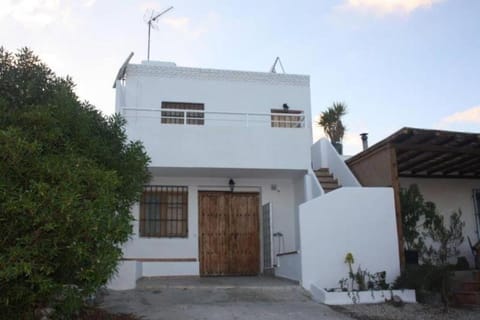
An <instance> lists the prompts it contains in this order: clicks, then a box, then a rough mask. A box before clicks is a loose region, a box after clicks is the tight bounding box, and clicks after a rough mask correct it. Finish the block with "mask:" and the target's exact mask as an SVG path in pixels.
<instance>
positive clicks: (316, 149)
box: [311, 138, 360, 187]
mask: <svg viewBox="0 0 480 320" xmlns="http://www.w3.org/2000/svg"><path fill="white" fill-rule="evenodd" d="M311 153H312V167H313V170H318V169H320V168H328V169H329V170H330V172H331V173H333V175H334V176H335V178H337V179H338V182H339V183H340V185H342V186H344V187H360V183H359V182H358V180H357V178H355V176H354V175H353V173H352V172H351V171H350V169H349V168H348V166H347V165H346V164H345V161H344V158H343V157H342V156H340V155H339V154H338V152H337V151H336V150H335V148H334V147H333V146H332V144H331V143H330V141H328V140H327V139H325V138H322V139H320V140H318V141H317V142H315V143H314V144H313V145H312V147H311Z"/></svg>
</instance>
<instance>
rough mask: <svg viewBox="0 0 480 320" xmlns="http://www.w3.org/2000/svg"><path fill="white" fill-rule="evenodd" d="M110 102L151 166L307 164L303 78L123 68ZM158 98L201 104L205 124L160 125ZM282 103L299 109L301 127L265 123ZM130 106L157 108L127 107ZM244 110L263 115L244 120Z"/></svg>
mask: <svg viewBox="0 0 480 320" xmlns="http://www.w3.org/2000/svg"><path fill="white" fill-rule="evenodd" d="M116 99H117V112H120V113H122V114H124V116H125V117H126V119H127V134H128V137H129V138H130V139H135V140H136V139H139V140H142V141H143V142H144V144H145V146H146V148H147V150H148V151H149V154H150V156H151V158H152V164H151V165H152V166H161V167H218V168H225V167H226V168H283V169H298V168H303V169H306V168H308V167H309V166H310V150H309V148H310V144H311V141H312V132H311V111H310V81H309V77H308V76H298V75H284V74H272V73H259V72H242V71H229V70H211V69H196V68H182V67H154V66H148V65H129V66H128V68H127V79H126V82H125V85H124V86H120V85H119V86H117V97H116ZM162 101H169V102H192V103H203V104H204V105H205V112H206V114H205V125H186V126H185V125H172V124H161V121H160V112H159V110H160V109H161V105H162ZM285 103H286V104H288V106H289V107H290V109H292V110H302V111H303V112H304V116H305V127H304V128H271V123H270V121H271V118H270V112H271V109H281V108H282V106H283V104H285ZM125 108H126V109H125ZM132 108H134V109H139V108H140V109H142V108H148V109H156V110H157V111H135V110H128V109H132ZM215 112H220V113H237V114H234V115H232V114H230V115H225V114H223V115H222V114H213V113H215ZM246 113H262V114H264V115H263V116H250V118H249V120H248V121H249V123H248V124H247V118H246V117H247V116H246V115H245V114H246ZM173 150H174V152H173ZM166 151H167V152H166Z"/></svg>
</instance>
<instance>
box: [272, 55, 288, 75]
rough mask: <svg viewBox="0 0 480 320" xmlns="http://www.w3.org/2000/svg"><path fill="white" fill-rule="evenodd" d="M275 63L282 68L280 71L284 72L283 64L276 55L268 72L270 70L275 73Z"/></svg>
mask: <svg viewBox="0 0 480 320" xmlns="http://www.w3.org/2000/svg"><path fill="white" fill-rule="evenodd" d="M277 63H278V64H279V65H280V68H282V72H283V73H285V69H283V64H282V61H280V57H277V58H276V59H275V62H274V63H273V66H272V68H271V69H270V72H271V73H277V70H276V68H277Z"/></svg>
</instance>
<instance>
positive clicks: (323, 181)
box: [315, 168, 341, 193]
mask: <svg viewBox="0 0 480 320" xmlns="http://www.w3.org/2000/svg"><path fill="white" fill-rule="evenodd" d="M315 175H316V176H317V179H318V182H320V185H321V186H322V188H323V190H324V191H325V193H328V192H330V191H333V190H335V189H338V188H340V187H341V185H340V184H338V180H337V179H335V178H334V176H333V174H331V173H330V170H329V169H328V168H320V169H318V170H316V171H315Z"/></svg>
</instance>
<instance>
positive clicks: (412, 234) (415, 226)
mask: <svg viewBox="0 0 480 320" xmlns="http://www.w3.org/2000/svg"><path fill="white" fill-rule="evenodd" d="M400 208H401V211H402V224H403V238H404V241H405V247H406V249H407V250H421V249H422V248H423V247H424V237H423V235H422V230H424V228H427V227H428V226H429V225H431V224H432V222H433V219H434V217H435V216H436V206H435V204H434V203H433V202H431V201H425V199H424V198H423V196H422V194H421V193H420V190H419V188H418V186H417V185H416V184H412V185H410V186H409V187H408V188H402V189H400Z"/></svg>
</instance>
